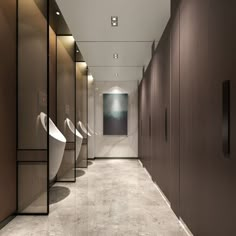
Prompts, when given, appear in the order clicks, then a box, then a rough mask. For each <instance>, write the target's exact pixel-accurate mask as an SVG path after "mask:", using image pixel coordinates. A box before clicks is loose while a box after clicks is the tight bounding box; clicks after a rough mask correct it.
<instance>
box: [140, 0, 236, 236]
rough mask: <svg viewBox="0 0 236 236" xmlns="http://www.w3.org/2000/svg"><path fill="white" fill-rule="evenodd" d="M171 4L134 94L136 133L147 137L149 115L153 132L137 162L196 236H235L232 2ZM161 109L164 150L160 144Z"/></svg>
mask: <svg viewBox="0 0 236 236" xmlns="http://www.w3.org/2000/svg"><path fill="white" fill-rule="evenodd" d="M172 2H173V5H172V16H171V19H170V22H169V27H170V30H168V27H167V29H166V30H165V32H164V34H163V36H162V39H161V40H160V42H159V45H158V47H157V50H156V51H155V54H154V55H153V58H152V60H151V62H150V64H149V67H148V69H147V70H146V72H145V75H144V79H143V81H142V82H141V84H140V88H139V91H140V92H139V93H140V94H142V98H140V101H141V100H142V102H140V106H139V109H140V117H142V119H143V120H145V122H144V123H143V126H142V129H143V130H148V128H149V115H150V114H151V119H150V121H151V128H152V129H151V137H148V135H147V134H148V133H146V135H145V136H142V142H140V144H139V145H142V147H141V148H140V150H142V157H145V158H144V160H143V159H142V161H143V163H144V165H145V167H146V168H147V170H148V171H149V173H150V174H151V176H152V178H153V180H154V181H155V182H157V184H158V185H159V186H160V187H161V189H162V191H163V192H164V194H165V195H166V196H167V198H168V199H169V200H170V202H171V207H172V209H173V210H174V212H175V213H176V215H177V216H178V217H181V218H182V219H183V220H184V222H185V223H186V224H187V226H188V227H189V228H190V230H191V231H192V232H193V234H194V235H197V236H221V235H235V234H236V226H235V223H234V221H235V219H236V204H235V199H236V188H235V185H236V171H235V170H236V160H235V151H236V150H235V149H236V144H235V142H236V124H235V122H234V120H235V119H236V117H235V116H236V108H235V105H234V101H236V92H235V88H236V72H235V70H236V69H235V68H236V43H235V42H236V14H235V10H236V2H235V1H233V0H229V1H221V0H200V1H199V0H193V1H188V0H172ZM168 50H170V52H171V53H170V58H169V59H168ZM168 71H169V72H170V75H169V73H168ZM169 77H170V78H171V82H170V83H169V82H168V78H169ZM225 80H230V100H231V101H230V102H231V105H230V155H228V156H225V155H224V153H223V138H222V137H223V135H222V123H223V114H222V113H223V101H222V96H223V92H222V84H223V82H224V81H225ZM144 94H150V96H149V97H148V96H147V95H146V97H145V96H144ZM168 94H169V95H170V97H171V99H170V100H168ZM149 103H150V107H149ZM169 104H170V107H169ZM166 108H167V111H168V113H169V112H170V120H168V127H169V125H171V126H170V127H171V130H170V133H169V135H170V136H169V138H170V143H169V140H168V142H167V143H166V142H165V139H164V136H163V135H164V131H165V129H164V123H163V112H164V110H165V109H166ZM150 147H151V153H149V149H150Z"/></svg>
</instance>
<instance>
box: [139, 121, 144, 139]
mask: <svg viewBox="0 0 236 236" xmlns="http://www.w3.org/2000/svg"><path fill="white" fill-rule="evenodd" d="M140 126H141V127H140V137H142V129H143V122H142V120H141V125H140Z"/></svg>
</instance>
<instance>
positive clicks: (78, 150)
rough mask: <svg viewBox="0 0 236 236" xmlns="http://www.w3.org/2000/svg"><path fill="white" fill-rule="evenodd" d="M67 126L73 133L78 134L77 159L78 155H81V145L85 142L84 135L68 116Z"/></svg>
mask: <svg viewBox="0 0 236 236" xmlns="http://www.w3.org/2000/svg"><path fill="white" fill-rule="evenodd" d="M66 126H67V127H68V129H69V131H70V132H71V133H72V134H73V135H76V160H77V159H78V157H79V153H80V149H81V145H82V142H83V136H82V135H81V134H80V132H79V131H78V130H77V129H75V126H74V124H73V123H72V121H71V120H70V119H68V118H67V119H66Z"/></svg>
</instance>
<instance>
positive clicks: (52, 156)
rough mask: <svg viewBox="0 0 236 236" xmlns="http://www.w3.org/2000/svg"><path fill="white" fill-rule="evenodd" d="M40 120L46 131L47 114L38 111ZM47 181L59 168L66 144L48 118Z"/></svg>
mask: <svg viewBox="0 0 236 236" xmlns="http://www.w3.org/2000/svg"><path fill="white" fill-rule="evenodd" d="M40 120H41V123H42V126H43V128H44V130H45V131H46V132H47V115H46V114H45V113H43V112H41V113H40ZM49 145H50V147H49V181H52V180H53V179H54V178H55V177H56V175H57V172H58V170H59V168H60V165H61V162H62V158H63V155H64V150H65V146H66V138H65V137H64V136H63V134H62V133H61V132H60V130H59V129H58V128H57V127H56V125H55V124H54V123H53V121H52V120H51V119H50V118H49Z"/></svg>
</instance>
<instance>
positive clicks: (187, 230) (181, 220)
mask: <svg viewBox="0 0 236 236" xmlns="http://www.w3.org/2000/svg"><path fill="white" fill-rule="evenodd" d="M179 222H180V225H181V226H182V228H183V229H184V231H185V233H186V234H187V235H188V236H194V235H193V234H192V232H191V230H190V229H189V228H188V226H187V225H186V224H185V222H184V221H183V219H182V218H181V217H180V218H179Z"/></svg>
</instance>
